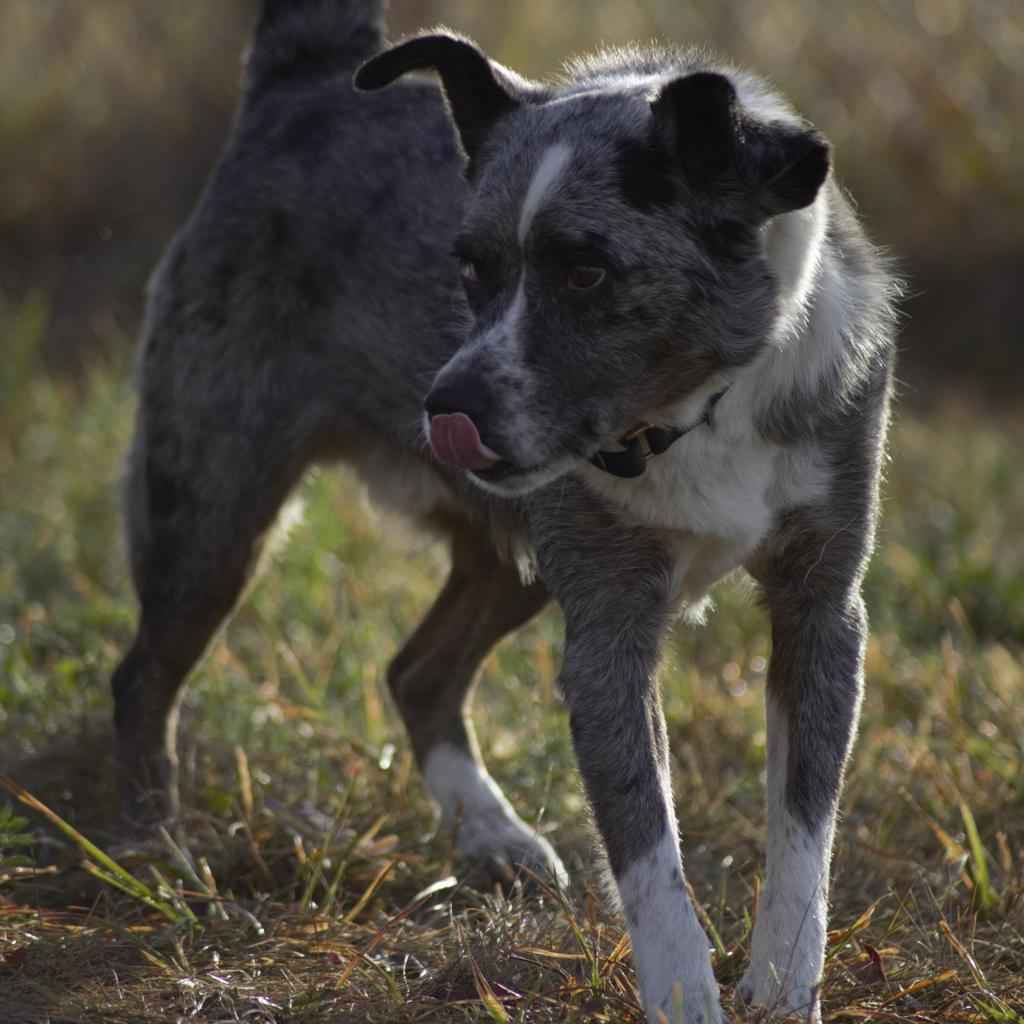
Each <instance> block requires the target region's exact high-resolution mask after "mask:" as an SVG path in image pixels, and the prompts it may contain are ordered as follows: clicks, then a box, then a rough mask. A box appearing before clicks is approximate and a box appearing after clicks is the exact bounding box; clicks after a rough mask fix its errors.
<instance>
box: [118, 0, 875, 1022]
mask: <svg viewBox="0 0 1024 1024" xmlns="http://www.w3.org/2000/svg"><path fill="white" fill-rule="evenodd" d="M382 8H383V3H382V0H266V3H265V4H264V9H263V13H262V16H261V19H260V22H259V26H258V29H257V32H256V38H255V43H254V46H253V49H252V52H251V55H250V57H249V61H248V72H247V82H246V89H245V94H244V97H243V99H242V102H241V107H240V111H239V114H238V117H237V121H236V124H235V127H234V130H233V134H232V137H231V139H230V141H229V143H228V146H227V149H226V151H225V153H224V156H223V158H222V160H221V161H220V164H219V166H218V167H217V169H216V171H215V172H214V174H213V177H212V179H211V181H210V183H209V185H208V187H207V189H206V192H205V194H204V195H203V197H202V199H201V201H200V203H199V205H198V208H197V210H196V211H195V214H194V216H193V217H192V219H191V220H190V221H189V223H188V224H187V225H186V226H185V227H184V228H183V230H182V231H181V232H180V233H179V235H178V236H177V237H176V238H175V240H174V242H173V244H172V245H171V247H170V249H169V251H168V253H167V254H166V257H165V259H164V260H163V263H162V265H161V267H160V269H159V271H158V273H157V275H156V278H155V282H154V284H153V287H152V292H151V296H150V302H149V310H148V316H147V321H146V325H145V336H144V343H143V351H142V355H141V364H140V365H141V369H140V381H139V388H140V393H141V401H140V407H139V412H138V423H137V431H136V435H135V440H134V444H133V447H132V450H131V455H130V460H129V467H128V479H127V510H128V517H127V518H128V532H129V539H130V551H131V561H132V569H133V574H134V580H135V584H136V587H137V590H138V594H139V598H140V602H141V616H140V622H139V626H138V634H137V637H136V639H135V642H134V645H133V646H132V648H131V650H130V651H129V652H128V654H127V656H126V657H125V659H124V661H123V663H122V664H121V665H120V667H119V668H118V670H117V672H116V674H115V677H114V680H113V689H114V696H115V702H116V712H115V717H116V724H117V732H118V738H119V760H120V767H121V770H122V775H123V779H124V784H125V793H126V800H125V802H126V813H127V814H128V816H129V817H131V818H134V819H136V820H140V819H145V818H153V817H160V816H165V815H167V814H168V813H173V812H174V811H175V810H176V800H177V797H176V791H177V780H176V768H175V765H176V760H175V753H174V747H175V726H176V718H177V715H176V708H177V702H178V699H179V695H180V687H181V683H182V681H183V679H184V678H185V676H186V674H187V672H188V671H189V669H190V668H191V666H192V665H193V664H194V663H195V661H196V660H197V658H198V657H199V656H200V655H201V653H202V652H203V651H204V649H205V648H206V647H207V645H208V643H209V641H210V638H211V637H212V636H213V635H214V633H215V632H216V630H217V629H218V627H219V626H220V624H221V623H222V622H223V621H224V619H225V617H226V616H227V615H228V614H229V613H230V611H231V610H232V608H233V607H234V606H235V604H236V602H237V601H238V599H239V595H240V594H241V593H242V591H243V589H244V587H245V585H246V582H247V580H248V579H249V578H250V577H251V575H252V571H253V569H254V566H255V565H256V564H257V561H258V557H259V554H260V550H261V545H262V543H263V541H264V538H265V537H266V535H267V533H268V531H269V530H270V528H271V526H272V524H273V523H274V520H275V517H276V515H277V513H278V510H279V508H280V506H281V504H282V502H283V500H284V499H285V497H286V496H287V495H288V493H289V491H290V490H291V489H292V487H293V486H294V485H295V484H296V482H297V481H298V480H299V478H300V476H301V475H302V473H303V470H304V469H305V468H306V467H307V466H308V465H309V464H310V463H312V462H314V461H317V460H327V459H333V458H343V459H345V460H347V461H349V462H351V463H353V464H354V465H355V466H356V468H357V469H358V470H359V471H360V472H361V473H362V474H363V476H364V478H365V479H366V480H367V482H368V485H369V487H370V490H371V493H372V494H373V495H375V496H376V497H378V498H379V499H381V500H383V501H385V502H391V503H396V504H397V505H399V506H400V507H401V508H402V509H403V510H404V511H405V512H406V513H408V514H410V515H412V516H413V517H414V518H416V519H417V520H418V521H419V522H421V523H423V524H424V525H426V526H428V527H429V528H430V529H432V530H434V531H435V532H437V533H439V534H440V535H442V536H443V537H445V538H447V539H448V541H449V542H450V545H451V551H452V568H451V575H450V577H449V579H448V581H447V583H446V584H445V586H444V588H443V590H442V591H441V594H440V596H439V597H438V598H437V601H436V603H435V604H434V606H433V607H432V608H431V609H430V611H429V613H428V614H427V617H426V619H425V620H424V622H423V624H422V625H421V626H420V627H419V628H418V629H417V631H416V632H415V633H414V635H413V636H412V638H411V639H410V640H409V641H408V643H407V644H406V646H405V647H404V648H403V649H402V651H401V652H400V653H399V654H398V656H397V657H396V658H395V660H394V662H393V663H392V665H391V667H390V670H389V674H388V679H389V683H390V686H391V690H392V692H393V694H394V698H395V701H396V703H397V706H398V708H399V709H400V711H401V714H402V716H403V718H404V720H405V723H406V725H407V727H408V731H409V737H410V740H411V743H412V748H413V750H414V751H415V754H416V757H417V760H418V762H419V765H420V767H421V769H422V772H423V778H424V780H425V783H426V787H427V789H428V790H429V792H430V794H431V796H432V797H433V798H434V799H435V800H436V802H437V803H438V804H439V805H440V808H441V812H442V815H443V818H444V820H445V821H447V822H455V821H457V822H458V829H457V843H458V847H459V849H460V851H461V852H462V853H464V854H466V855H470V856H473V857H479V858H483V859H485V860H489V861H491V862H492V863H495V864H500V865H515V864H520V863H522V864H527V865H529V866H531V867H532V868H533V869H535V870H536V869H540V870H544V871H546V872H547V874H548V875H550V876H552V877H553V878H555V879H558V880H561V879H563V878H564V874H565V872H564V868H563V867H562V864H561V862H560V861H559V859H558V856H557V855H556V854H555V852H554V850H553V849H552V847H551V846H550V845H549V844H548V842H547V841H546V840H544V839H543V838H541V837H539V836H538V835H537V834H536V832H535V831H534V830H533V829H532V828H531V827H530V826H529V825H527V824H526V823H524V821H523V820H522V819H521V818H519V817H518V815H517V814H516V812H515V811H514V810H513V809H512V807H511V805H510V804H509V802H508V801H507V800H506V799H505V797H504V796H503V794H502V793H501V791H500V790H499V788H498V787H497V785H496V784H495V782H494V780H493V779H492V778H491V777H490V776H489V775H488V773H487V770H486V768H485V767H484V765H483V763H482V762H481V759H480V753H479V749H478V746H477V743H476V741H475V738H474V735H473V730H472V726H471V724H470V722H469V721H468V719H467V717H466V711H465V707H466V698H467V694H468V693H469V690H470V688H471V685H472V682H473V680H474V677H475V675H476V673H477V669H478V667H479V665H480V663H481V661H482V659H483V658H484V656H485V655H486V654H487V652H488V651H489V650H490V649H491V647H492V646H493V645H494V644H495V643H496V642H497V641H498V640H499V639H500V638H501V637H502V636H504V635H506V634H507V633H508V632H510V631H511V630H513V629H515V628H516V627H518V626H520V625H521V624H522V623H524V622H526V621H527V620H528V619H529V618H531V617H532V616H533V615H534V614H535V613H536V612H537V611H538V610H539V609H540V608H541V607H542V606H543V605H544V604H545V603H546V602H547V600H548V599H549V595H551V596H553V597H554V599H555V600H556V601H557V602H558V604H559V606H560V607H561V609H562V612H563V613H564V617H565V624H566V641H565V660H564V665H563V668H562V674H561V689H562V692H563V694H564V698H565V701H566V703H567V704H568V709H569V715H570V721H571V728H572V737H573V741H574V744H575V749H576V753H577V756H578V759H579V765H580V769H581V772H582V776H583V780H584V784H585V787H586V791H587V795H588V797H589V800H590V804H591V807H592V808H593V812H594V816H595V819H596V822H597V825H598V828H599V830H600V832H601V836H602V838H603V840H604V845H605V848H606V851H607V856H608V862H609V864H610V867H611V871H612V873H613V875H614V878H615V882H616V886H617V889H618V894H619V896H620V898H621V902H622V908H623V910H624V913H625V917H626V921H627V922H628V926H629V932H630V937H631V940H632V947H633V955H634V958H635V963H636V971H637V976H638V979H639V987H640V992H641V994H642V998H643V1001H644V1007H645V1010H646V1012H647V1014H648V1016H649V1018H650V1019H651V1020H655V1019H656V1018H657V1016H658V1011H661V1012H663V1013H665V1014H666V1015H667V1016H668V1017H669V1018H670V1019H671V1018H672V1017H673V1014H674V1012H677V1011H678V1006H679V1004H680V1001H681V1004H682V1007H683V1012H682V1019H683V1020H685V1021H686V1022H687V1024H696V1022H698V1021H704V1022H708V1024H710V1022H713V1021H720V1020H721V1019H722V1011H721V1008H720V1004H719V996H718V989H717V986H716V983H715V977H714V975H713V973H712V970H711V963H710V959H709V955H708V946H709V944H708V939H707V937H706V935H705V934H704V931H703V929H702V928H701V925H700V923H699V921H698V918H697V915H696V913H695V910H694V907H693V906H692V904H691V902H690V900H689V898H688V896H687V890H686V886H685V883H684V877H683V867H682V862H681V858H680V848H679V841H678V833H677V825H676V816H675V809H674V807H673V800H672V786H671V782H670V777H669V752H668V749H667V743H666V733H665V726H664V721H663V718H662V712H661V707H660V702H659V695H658V684H657V670H658V662H659V652H660V649H661V646H662V643H663V641H664V639H665V635H666V632H667V630H668V628H669V626H670V623H671V622H672V620H673V618H674V616H676V615H677V613H678V612H679V610H680V609H689V610H691V611H693V610H695V609H699V608H700V606H701V604H702V603H703V602H704V600H705V597H706V594H707V592H708V589H709V588H710V587H711V586H712V584H714V583H715V581H716V580H718V579H719V578H721V577H722V576H723V575H725V574H726V573H729V572H731V571H732V570H734V569H736V568H737V567H740V566H742V567H745V568H746V570H747V571H748V572H749V574H750V575H751V576H752V577H753V578H754V579H755V580H756V581H757V583H758V584H759V586H760V590H761V593H762V595H763V601H764V604H765V606H766V608H767V610H768V613H769V615H770V619H771V630H772V646H773V651H772V658H771V665H770V669H769V672H768V684H767V724H768V786H767V788H768V795H767V804H768V843H767V847H768V849H767V873H766V879H765V885H764V890H763V895H762V898H761V902H760V910H759V913H758V916H757V922H756V926H755V928H754V933H753V939H752V944H751V950H750V965H749V968H748V970H747V972H746V975H745V976H744V977H743V979H742V981H741V982H740V984H739V986H738V990H737V994H738V998H739V1000H740V1001H741V1002H743V1003H746V1004H759V1005H763V1006H766V1007H769V1008H772V1009H774V1010H775V1011H776V1012H783V1013H792V1014H799V1015H800V1016H801V1017H803V1018H804V1019H808V1018H809V1017H811V1018H813V1019H819V1017H820V1010H819V1009H818V988H819V982H820V980H821V974H822V965H823V958H824V947H825V934H826V904H827V895H828V880H829V858H830V853H831V847H832V838H833V830H834V822H835V814H836V802H837V796H838V793H839V789H840V784H841V780H842V775H843V768H844V764H845V763H846V760H847V755H848V752H849V749H850V744H851V739H852V737H853V734H854V728H855V723H856V719H857V714H858V705H859V703H860V699H861V687H862V662H863V654H864V643H865V630H866V624H865V615H864V606H863V603H862V601H861V596H860V583H861V577H862V575H863V573H864V569H865V564H866V562H867V559H868V556H869V554H870V551H871V547H872V542H873V534H874V526H875V519H876V514H877V501H878V499H877V486H878V477H879V465H880V462H881V459H882V454H883V444H884V436H885V428H886V419H887V406H888V398H889V391H890V378H891V362H892V351H893V339H892V332H893V301H894V297H895V286H894V283H893V281H892V279H891V277H890V276H889V275H888V273H887V271H886V268H885V266H884V263H883V262H882V261H881V260H880V259H879V256H878V254H877V253H876V252H875V251H874V250H873V249H872V248H871V246H870V245H869V244H868V243H867V241H866V240H865V237H864V235H863V233H862V231H861V229H860V228H859V227H858V225H857V223H856V221H855V219H854V216H853V214H852V213H851V210H850V206H849V204H848V202H847V201H846V199H845V198H844V197H843V195H842V193H841V192H840V190H839V188H838V187H837V185H836V184H835V182H834V181H833V180H832V178H831V176H830V174H829V165H830V155H829V148H828V145H827V144H826V142H825V141H824V140H823V138H822V137H821V136H820V135H819V134H817V133H816V132H815V131H813V130H812V129H811V128H809V127H808V126H807V125H806V123H805V122H803V121H802V120H801V119H800V118H799V117H797V116H796V115H795V114H794V113H793V112H792V111H791V109H790V108H789V107H788V106H787V105H786V104H785V102H784V101H783V100H781V99H780V98H779V97H778V96H777V95H776V94H775V93H773V92H771V91H770V90H769V89H768V88H767V87H766V86H765V85H764V84H763V83H762V82H760V81H758V80H757V79H756V78H754V77H752V76H751V75H749V74H747V73H745V72H741V71H737V70H735V69H733V68H729V67H727V66H725V65H723V64H721V63H719V62H718V61H716V60H714V59H713V58H711V57H710V56H708V55H707V54H704V53H699V52H679V51H675V50H658V49H643V50H641V49H625V50H618V51H613V52H608V53H603V54H601V55H599V56H597V57H594V58H588V59H584V60H580V61H577V62H575V63H573V64H571V65H569V67H568V69H567V71H566V73H565V75H564V77H562V78H561V79H559V80H558V81H556V82H551V83H538V82H532V81H526V80H524V79H522V78H520V77H519V76H518V75H516V74H514V73H513V72H511V71H509V70H508V69H506V68H504V67H502V66H500V65H499V64H496V63H495V62H494V61H491V60H489V59H488V58H487V57H486V56H484V55H483V54H482V53H481V52H480V51H479V50H478V49H477V48H476V47H475V46H474V45H473V44H472V43H470V42H468V41H467V40H465V39H461V38H458V37H456V36H453V35H450V34H448V33H446V32H440V33H435V34H431V35H424V36H420V37H417V38H413V39H410V40H408V41H406V42H404V43H402V44H401V45H398V46H396V47H394V48H393V49H387V50H386V49H384V43H383V24H382V22H383V10H382ZM357 69H358V70H357ZM418 70H429V71H432V72H436V74H437V75H438V76H439V77H440V83H441V88H438V86H437V84H436V83H435V81H434V80H432V79H430V78H423V77H420V76H416V77H413V78H410V79H408V80H406V81H403V82H402V83H401V84H400V85H396V86H395V87H393V88H384V87H385V86H388V85H390V84H391V83H392V82H393V81H395V80H396V79H398V78H400V77H401V76H403V75H404V74H405V73H406V72H411V71H418ZM353 75H354V83H353ZM377 90H380V91H377ZM428 388H429V391H428ZM424 410H425V413H424ZM425 435H426V436H425ZM427 440H429V445H428V444H427V443H426V441H427ZM428 449H432V453H433V454H431V451H430V450H428Z"/></svg>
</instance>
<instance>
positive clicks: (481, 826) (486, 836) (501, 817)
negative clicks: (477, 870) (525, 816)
mask: <svg viewBox="0 0 1024 1024" xmlns="http://www.w3.org/2000/svg"><path fill="white" fill-rule="evenodd" d="M455 848H456V850H458V852H459V853H460V854H462V855H463V856H464V857H468V858H471V859H472V860H475V861H478V862H479V863H480V865H481V867H482V868H483V870H484V871H485V872H486V873H487V875H488V877H489V878H490V880H491V881H492V882H497V883H500V884H501V885H514V884H520V885H522V886H523V887H524V888H526V889H529V888H530V886H531V883H532V881H533V878H532V875H537V876H539V877H540V878H541V879H542V880H544V881H547V882H550V883H551V884H553V885H555V886H557V887H558V888H562V889H564V888H565V887H566V886H568V884H569V875H568V872H567V871H566V870H565V865H564V864H563V863H562V861H561V859H560V858H559V856H558V854H557V853H555V850H554V847H553V846H552V845H551V844H550V843H549V842H548V841H547V840H546V839H545V838H544V837H543V836H540V835H538V834H537V833H536V832H535V831H532V830H531V829H530V828H529V826H528V825H526V824H525V823H524V822H523V821H522V820H521V819H519V818H518V817H515V818H511V817H509V816H507V815H506V814H504V813H502V810H501V809H499V808H494V809H490V810H488V811H485V812H483V813H478V814H475V815H472V816H464V817H463V818H462V819H461V820H459V821H458V822H457V823H456V827H455ZM523 868H526V869H527V870H526V871H523V870H522V869H523Z"/></svg>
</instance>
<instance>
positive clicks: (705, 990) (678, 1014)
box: [647, 969, 725, 1024]
mask: <svg viewBox="0 0 1024 1024" xmlns="http://www.w3.org/2000/svg"><path fill="white" fill-rule="evenodd" d="M687 993H689V995H688V994H687ZM647 1020H648V1022H649V1024H724V1021H725V1018H724V1017H723V1015H722V1006H721V1003H720V1002H719V999H718V982H717V981H715V976H714V974H713V973H712V972H711V971H710V969H709V970H708V972H707V976H706V977H704V978H701V979H700V980H699V981H694V982H693V983H692V984H691V985H690V986H689V987H687V986H683V985H678V986H675V987H674V988H673V991H672V994H671V995H670V996H669V998H668V999H665V1000H663V1001H662V1003H661V1005H660V1006H658V1007H657V1009H656V1010H654V1009H652V1010H651V1011H650V1012H649V1013H648V1016H647Z"/></svg>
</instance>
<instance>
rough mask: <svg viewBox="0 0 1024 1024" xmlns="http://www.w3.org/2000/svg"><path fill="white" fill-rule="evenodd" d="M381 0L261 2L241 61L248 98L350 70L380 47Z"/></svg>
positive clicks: (382, 6) (382, 7)
mask: <svg viewBox="0 0 1024 1024" xmlns="http://www.w3.org/2000/svg"><path fill="white" fill-rule="evenodd" d="M386 7H387V0H263V10H262V13H261V14H260V20H259V23H258V24H257V26H256V37H255V39H254V40H253V45H252V50H251V51H250V53H249V57H248V60H247V62H246V77H247V80H248V81H247V85H248V91H249V97H250V99H251V98H253V97H255V96H256V95H258V94H263V93H266V92H272V91H274V90H276V89H279V88H284V87H286V86H288V85H298V84H301V83H303V82H306V83H309V82H315V81H317V80H319V79H323V78H329V77H332V76H334V75H337V74H341V73H343V72H346V71H353V70H355V68H356V67H358V65H359V64H361V63H362V62H363V61H364V60H366V59H367V58H369V57H371V56H373V54H375V53H377V52H378V51H379V50H381V49H383V46H384V10H385V8H386Z"/></svg>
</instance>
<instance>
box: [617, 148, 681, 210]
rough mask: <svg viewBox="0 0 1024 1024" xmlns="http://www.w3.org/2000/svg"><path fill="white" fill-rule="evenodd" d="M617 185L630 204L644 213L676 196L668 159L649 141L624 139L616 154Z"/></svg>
mask: <svg viewBox="0 0 1024 1024" xmlns="http://www.w3.org/2000/svg"><path fill="white" fill-rule="evenodd" d="M616 166H617V170H618V175H619V187H620V188H621V189H622V194H623V195H624V196H625V198H626V202H627V203H629V205H630V206H634V207H636V208H637V209H638V210H643V211H645V212H647V211H650V210H654V209H656V208H657V207H659V206H669V205H671V204H672V203H673V202H674V201H675V199H676V195H677V188H676V182H675V179H674V177H673V175H672V158H671V157H670V156H669V154H668V153H667V152H666V151H665V150H664V149H662V148H661V147H660V146H657V145H655V144H653V143H651V142H628V143H626V144H625V145H624V146H622V147H621V148H620V149H619V154H618V156H617V157H616Z"/></svg>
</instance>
